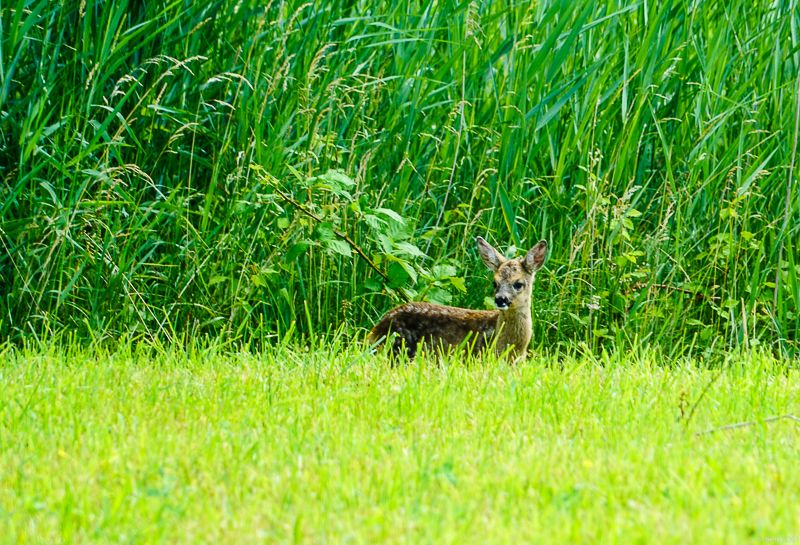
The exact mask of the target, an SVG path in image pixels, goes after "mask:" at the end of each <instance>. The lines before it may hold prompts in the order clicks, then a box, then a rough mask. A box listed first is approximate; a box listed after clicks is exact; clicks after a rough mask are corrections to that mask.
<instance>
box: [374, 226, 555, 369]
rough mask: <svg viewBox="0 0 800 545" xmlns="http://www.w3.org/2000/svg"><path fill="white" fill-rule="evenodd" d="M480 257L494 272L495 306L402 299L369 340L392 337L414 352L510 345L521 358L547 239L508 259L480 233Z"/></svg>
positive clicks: (506, 347)
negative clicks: (484, 307) (478, 307)
mask: <svg viewBox="0 0 800 545" xmlns="http://www.w3.org/2000/svg"><path fill="white" fill-rule="evenodd" d="M477 242H478V250H479V251H480V255H481V258H482V259H483V262H484V263H485V264H486V266H487V267H489V268H490V269H491V270H492V271H493V272H494V302H495V305H496V307H497V310H471V309H466V308H459V307H450V306H445V305H436V304H432V303H406V304H405V305H401V306H399V307H396V308H394V309H392V310H390V311H389V312H387V313H386V314H385V315H384V316H383V318H381V320H380V321H379V322H378V323H377V324H376V325H375V327H374V328H372V331H371V332H370V335H369V342H370V343H372V344H376V343H379V342H382V341H384V340H386V339H389V338H390V337H393V344H392V352H394V353H395V354H397V353H400V352H401V351H403V350H405V352H406V354H407V355H408V357H409V358H413V357H414V356H415V355H416V353H417V351H418V350H419V349H420V348H424V349H425V350H428V351H443V350H450V349H452V348H455V347H465V348H467V349H470V350H472V351H473V352H480V351H482V350H484V349H485V348H486V347H487V346H491V345H492V344H493V345H494V347H495V350H496V352H497V353H498V354H502V353H504V352H506V351H509V352H510V353H511V355H512V357H513V358H514V360H518V359H521V358H524V357H525V355H526V351H527V348H528V343H529V342H530V339H531V329H532V320H531V291H532V287H533V281H534V279H535V277H536V271H538V270H539V269H540V268H541V267H542V265H543V264H544V260H545V256H546V254H547V242H545V241H544V240H542V241H541V242H539V243H538V244H537V245H536V246H534V247H533V248H531V250H530V251H529V252H528V253H527V254H526V255H525V256H524V257H522V258H518V259H506V258H505V257H503V256H502V254H500V253H499V252H498V251H497V250H495V249H494V248H493V247H492V246H490V245H489V243H488V242H486V241H485V240H483V239H482V238H481V237H478V238H477Z"/></svg>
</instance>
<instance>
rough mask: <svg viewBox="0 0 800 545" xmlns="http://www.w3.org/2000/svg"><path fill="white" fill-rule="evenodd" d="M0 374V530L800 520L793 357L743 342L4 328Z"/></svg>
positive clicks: (744, 528) (91, 535) (414, 534)
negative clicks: (629, 343) (514, 350)
mask: <svg viewBox="0 0 800 545" xmlns="http://www.w3.org/2000/svg"><path fill="white" fill-rule="evenodd" d="M0 389H2V395H1V396H0V399H1V400H2V402H1V403H0V543H42V544H44V543H47V544H55V543H170V544H173V543H214V544H217V545H222V544H228V543H230V544H242V543H415V544H416V543H436V544H443V543H578V542H583V543H614V542H616V543H689V542H696V543H697V542H701V541H702V542H703V543H733V542H754V543H758V542H760V543H767V542H790V541H792V540H797V539H800V528H798V520H800V474H798V472H797V471H796V465H797V459H798V455H799V454H800V448H799V447H798V441H797V439H798V433H800V425H798V423H797V422H796V421H794V420H792V419H790V418H783V419H780V420H776V421H771V422H765V421H766V420H767V419H769V418H771V417H775V416H781V415H789V414H797V413H798V402H797V399H798V395H799V394H800V387H798V372H797V365H796V362H781V361H776V360H774V359H771V358H770V357H768V356H765V355H763V354H761V353H757V352H751V353H746V354H741V355H738V356H734V355H730V356H726V358H725V359H724V360H720V361H717V362H713V363H712V362H701V361H697V360H688V359H687V360H683V361H668V360H666V359H665V358H663V357H661V356H659V355H658V354H657V353H655V352H648V351H642V352H637V353H627V354H623V353H622V352H620V353H618V354H616V355H613V354H612V355H608V356H603V357H593V356H591V355H573V356H558V357H556V356H534V357H533V358H532V359H531V360H529V361H528V362H526V363H525V364H524V365H521V366H519V367H516V368H514V367H510V366H509V365H507V364H504V363H498V362H495V361H491V360H486V361H473V362H464V361H454V360H447V361H443V362H441V363H439V364H437V363H434V362H431V361H424V360H421V361H418V362H415V363H411V364H408V365H402V366H398V367H394V368H392V367H390V366H389V365H388V364H387V362H386V360H385V359H384V358H383V357H381V356H371V355H369V354H367V353H365V352H364V351H363V350H362V349H361V348H357V347H353V348H347V349H342V348H340V347H339V346H336V345H333V346H329V347H324V346H323V347H319V348H313V349H302V348H298V347H291V346H284V347H280V348H275V349H273V350H271V351H268V352H266V353H260V354H254V353H250V352H247V351H241V352H232V351H231V350H227V351H226V352H223V351H221V350H217V349H212V350H194V351H188V352H186V351H184V352H181V351H176V350H162V351H157V350H153V349H147V350H142V349H131V348H125V347H124V346H123V347H122V348H117V349H115V350H114V351H111V352H108V351H104V350H101V349H80V350H63V349H54V348H37V349H6V350H5V352H3V353H0ZM737 422H755V424H754V425H751V426H746V427H740V428H736V429H718V428H720V427H721V426H724V425H727V424H732V423H737ZM714 429H716V431H714V432H712V433H702V432H704V431H706V430H714Z"/></svg>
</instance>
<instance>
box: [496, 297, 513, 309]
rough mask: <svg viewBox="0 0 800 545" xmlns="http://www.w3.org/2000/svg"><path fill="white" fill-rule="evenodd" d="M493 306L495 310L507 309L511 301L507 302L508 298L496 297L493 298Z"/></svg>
mask: <svg viewBox="0 0 800 545" xmlns="http://www.w3.org/2000/svg"><path fill="white" fill-rule="evenodd" d="M494 304H495V305H497V308H508V305H510V304H511V301H509V300H508V297H503V296H502V295H498V296H497V297H495V298H494Z"/></svg>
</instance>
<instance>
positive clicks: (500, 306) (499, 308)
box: [497, 305, 508, 310]
mask: <svg viewBox="0 0 800 545" xmlns="http://www.w3.org/2000/svg"><path fill="white" fill-rule="evenodd" d="M497 309H498V310H507V309H508V305H497Z"/></svg>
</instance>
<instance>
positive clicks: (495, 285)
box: [494, 280, 497, 291]
mask: <svg viewBox="0 0 800 545" xmlns="http://www.w3.org/2000/svg"><path fill="white" fill-rule="evenodd" d="M494 289H495V291H497V280H495V282H494Z"/></svg>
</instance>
